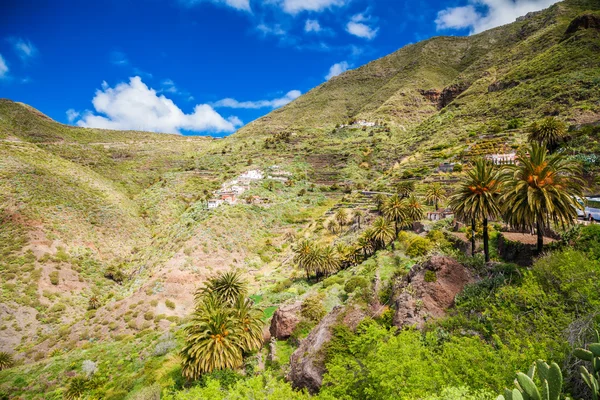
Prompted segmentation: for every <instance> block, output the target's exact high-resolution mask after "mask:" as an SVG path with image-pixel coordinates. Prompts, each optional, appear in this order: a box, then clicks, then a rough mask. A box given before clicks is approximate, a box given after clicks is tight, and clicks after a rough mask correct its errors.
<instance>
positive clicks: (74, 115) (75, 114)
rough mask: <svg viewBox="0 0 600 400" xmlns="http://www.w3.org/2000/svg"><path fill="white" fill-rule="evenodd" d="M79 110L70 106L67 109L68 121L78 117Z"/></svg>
mask: <svg viewBox="0 0 600 400" xmlns="http://www.w3.org/2000/svg"><path fill="white" fill-rule="evenodd" d="M79 115H80V114H79V112H77V111H75V110H74V109H72V108H69V109H68V110H67V120H68V121H69V123H72V122H73V121H75V120H76V119H77V118H78V117H79Z"/></svg>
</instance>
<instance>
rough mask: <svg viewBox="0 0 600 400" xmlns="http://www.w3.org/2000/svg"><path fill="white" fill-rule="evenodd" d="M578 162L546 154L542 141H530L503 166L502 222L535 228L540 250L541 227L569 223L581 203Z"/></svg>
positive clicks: (541, 244)
mask: <svg viewBox="0 0 600 400" xmlns="http://www.w3.org/2000/svg"><path fill="white" fill-rule="evenodd" d="M580 176H581V173H580V168H579V165H578V164H577V163H576V162H573V161H571V160H569V159H567V158H565V157H564V156H563V155H561V154H554V155H548V151H547V149H546V146H545V145H544V144H541V145H540V144H537V143H535V142H534V143H531V146H530V148H529V149H527V151H525V150H521V151H519V153H518V155H517V164H515V165H510V166H507V167H506V169H505V172H504V174H503V175H502V179H503V181H504V182H505V187H506V190H505V193H504V195H503V196H502V201H503V203H504V210H503V211H504V216H505V219H506V221H507V222H508V223H509V224H510V225H512V226H514V227H517V228H528V229H536V230H537V234H538V251H540V252H541V251H542V249H543V245H544V243H543V237H544V236H543V235H544V230H545V229H547V228H548V227H549V225H550V223H551V222H553V223H555V224H557V225H562V226H565V225H571V224H573V222H574V221H575V220H576V219H577V209H578V208H581V205H580V204H579V202H578V201H577V197H581V196H582V185H583V180H582V179H581V177H580Z"/></svg>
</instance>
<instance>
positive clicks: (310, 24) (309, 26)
mask: <svg viewBox="0 0 600 400" xmlns="http://www.w3.org/2000/svg"><path fill="white" fill-rule="evenodd" d="M322 30H323V28H321V24H320V23H319V21H317V20H315V19H307V20H306V23H305V24H304V31H305V32H321V31H322Z"/></svg>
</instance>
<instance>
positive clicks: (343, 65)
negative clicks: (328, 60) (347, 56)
mask: <svg viewBox="0 0 600 400" xmlns="http://www.w3.org/2000/svg"><path fill="white" fill-rule="evenodd" d="M349 68H350V64H348V62H347V61H342V62H339V63H337V64H333V65H332V66H331V68H329V73H328V74H327V75H326V76H325V79H327V80H330V79H331V78H333V77H334V76H338V75H340V74H342V73H344V72H346V71H348V69H349Z"/></svg>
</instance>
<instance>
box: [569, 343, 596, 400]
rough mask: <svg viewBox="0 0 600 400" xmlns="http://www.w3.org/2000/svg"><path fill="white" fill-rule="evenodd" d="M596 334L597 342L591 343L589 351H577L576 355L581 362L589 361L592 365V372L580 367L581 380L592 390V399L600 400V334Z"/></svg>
mask: <svg viewBox="0 0 600 400" xmlns="http://www.w3.org/2000/svg"><path fill="white" fill-rule="evenodd" d="M595 333H596V342H595V343H590V344H589V345H588V346H587V347H588V350H585V349H577V350H575V353H574V354H575V357H577V358H579V359H580V360H583V361H588V362H590V363H591V364H592V370H591V372H590V371H588V369H587V368H586V367H585V366H583V365H582V366H581V367H580V369H579V371H580V373H581V378H582V379H583V381H584V382H585V384H586V385H587V386H588V388H590V391H591V393H592V399H593V400H598V399H600V334H599V333H598V331H595Z"/></svg>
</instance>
